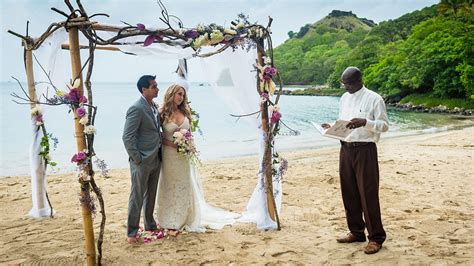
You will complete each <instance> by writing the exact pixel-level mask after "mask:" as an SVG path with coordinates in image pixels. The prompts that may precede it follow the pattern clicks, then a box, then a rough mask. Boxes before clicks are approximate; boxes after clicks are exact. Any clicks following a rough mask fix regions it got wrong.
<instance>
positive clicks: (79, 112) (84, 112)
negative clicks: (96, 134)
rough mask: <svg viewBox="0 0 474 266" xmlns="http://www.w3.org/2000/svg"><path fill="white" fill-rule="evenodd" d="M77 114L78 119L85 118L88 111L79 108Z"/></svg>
mask: <svg viewBox="0 0 474 266" xmlns="http://www.w3.org/2000/svg"><path fill="white" fill-rule="evenodd" d="M76 114H77V117H79V118H82V117H83V116H85V115H86V114H87V112H86V109H84V108H83V107H79V108H77V110H76Z"/></svg>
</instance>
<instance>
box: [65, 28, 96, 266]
mask: <svg viewBox="0 0 474 266" xmlns="http://www.w3.org/2000/svg"><path fill="white" fill-rule="evenodd" d="M69 52H70V55H71V67H72V77H73V79H74V80H76V79H80V81H81V82H80V85H79V86H78V87H77V90H78V92H79V96H82V95H83V94H84V89H83V84H82V73H81V54H80V50H79V34H78V29H77V28H76V27H74V28H70V29H69ZM74 80H73V83H74ZM74 126H75V137H76V146H77V151H78V152H80V151H83V150H85V149H86V140H85V138H84V126H83V125H82V124H81V123H79V118H78V117H77V114H76V113H75V112H74ZM81 197H85V198H90V184H89V183H88V182H82V183H81ZM81 210H82V219H83V225H84V238H85V252H86V256H87V257H86V260H87V265H95V263H96V252H95V243H94V228H93V224H92V216H91V210H90V208H89V206H88V205H87V204H81Z"/></svg>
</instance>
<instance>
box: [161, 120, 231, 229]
mask: <svg viewBox="0 0 474 266" xmlns="http://www.w3.org/2000/svg"><path fill="white" fill-rule="evenodd" d="M183 128H184V129H188V130H189V128H190V124H189V120H188V119H187V118H185V119H184V122H183V124H182V125H180V126H178V125H176V124H175V123H173V122H169V123H165V124H163V138H165V139H167V140H169V141H173V133H174V132H175V131H176V130H178V129H183ZM239 216H240V215H239V214H237V213H232V212H228V211H225V210H223V209H219V208H216V207H213V206H210V205H209V204H207V203H206V201H205V199H204V195H203V191H202V186H201V181H200V178H199V175H198V171H197V169H196V168H195V166H194V165H192V164H191V163H190V162H189V161H188V160H187V159H186V158H185V157H183V156H181V155H180V154H178V152H177V150H176V148H173V147H170V146H166V145H163V161H162V163H161V174H160V180H159V184H158V201H157V217H158V223H159V224H160V226H161V227H162V228H167V229H175V230H186V231H189V232H204V231H205V228H206V227H207V228H211V229H222V228H223V227H224V226H225V225H231V224H233V223H234V222H235V220H236V219H237V218H238V217H239Z"/></svg>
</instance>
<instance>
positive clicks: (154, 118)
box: [122, 75, 161, 244]
mask: <svg viewBox="0 0 474 266" xmlns="http://www.w3.org/2000/svg"><path fill="white" fill-rule="evenodd" d="M137 87H138V91H139V92H140V94H141V97H140V99H138V101H136V102H135V103H134V104H133V105H132V106H131V107H130V108H129V109H128V111H127V116H126V118H125V127H124V129H123V136H122V140H123V144H124V145H125V149H127V153H128V155H129V162H130V172H131V179H132V180H131V181H132V187H131V192H130V198H129V200H128V220H127V241H128V243H130V244H133V243H138V237H137V233H138V228H139V223H140V212H141V209H142V207H143V212H144V220H145V230H147V231H149V230H156V229H157V226H156V222H155V219H154V218H153V211H154V208H155V198H156V190H157V185H158V178H159V175H160V163H161V133H160V115H159V113H158V108H157V106H156V105H155V104H154V103H153V98H156V97H157V96H158V91H159V89H158V86H157V84H156V81H155V76H150V75H145V76H142V77H141V78H140V79H139V80H138V82H137Z"/></svg>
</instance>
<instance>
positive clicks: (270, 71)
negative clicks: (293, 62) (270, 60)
mask: <svg viewBox="0 0 474 266" xmlns="http://www.w3.org/2000/svg"><path fill="white" fill-rule="evenodd" d="M264 73H265V74H268V75H270V76H275V75H276V73H277V69H276V68H274V67H271V66H268V67H266V68H265V71H264Z"/></svg>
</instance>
